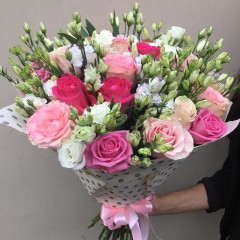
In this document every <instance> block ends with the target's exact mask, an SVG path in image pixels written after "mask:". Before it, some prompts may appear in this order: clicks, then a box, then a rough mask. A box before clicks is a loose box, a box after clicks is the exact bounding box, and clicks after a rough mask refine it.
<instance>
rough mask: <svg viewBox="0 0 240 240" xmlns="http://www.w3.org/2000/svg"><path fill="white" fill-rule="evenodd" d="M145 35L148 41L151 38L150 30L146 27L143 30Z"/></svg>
mask: <svg viewBox="0 0 240 240" xmlns="http://www.w3.org/2000/svg"><path fill="white" fill-rule="evenodd" d="M143 35H144V37H145V38H146V39H148V38H149V33H148V30H147V28H146V27H144V28H143Z"/></svg>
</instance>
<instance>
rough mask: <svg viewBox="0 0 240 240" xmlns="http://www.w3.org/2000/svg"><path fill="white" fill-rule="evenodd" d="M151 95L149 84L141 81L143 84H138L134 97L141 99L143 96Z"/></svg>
mask: <svg viewBox="0 0 240 240" xmlns="http://www.w3.org/2000/svg"><path fill="white" fill-rule="evenodd" d="M151 95H152V94H151V91H150V88H149V84H147V83H143V84H138V87H137V89H136V93H135V95H134V98H135V99H140V100H142V99H143V98H144V97H145V96H151Z"/></svg>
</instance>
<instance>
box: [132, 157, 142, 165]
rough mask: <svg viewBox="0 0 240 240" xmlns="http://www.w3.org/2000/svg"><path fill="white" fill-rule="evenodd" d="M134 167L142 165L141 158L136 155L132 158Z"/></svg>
mask: <svg viewBox="0 0 240 240" xmlns="http://www.w3.org/2000/svg"><path fill="white" fill-rule="evenodd" d="M132 165H133V166H139V165H141V161H140V158H139V157H138V156H137V155H134V156H133V157H132Z"/></svg>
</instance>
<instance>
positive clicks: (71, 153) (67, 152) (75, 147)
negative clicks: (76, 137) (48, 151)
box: [57, 139, 85, 170]
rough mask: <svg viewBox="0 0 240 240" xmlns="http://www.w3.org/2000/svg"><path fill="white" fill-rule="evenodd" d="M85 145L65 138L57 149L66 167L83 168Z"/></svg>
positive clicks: (59, 157) (59, 158) (61, 161)
mask: <svg viewBox="0 0 240 240" xmlns="http://www.w3.org/2000/svg"><path fill="white" fill-rule="evenodd" d="M84 149H85V145H84V144H81V143H79V142H77V141H73V140H71V139H65V140H64V141H63V143H62V146H61V147H60V148H58V149H57V151H58V160H59V162H60V163H61V165H62V167H64V168H72V169H74V170H79V169H82V168H83V167H84V166H85V159H84V157H83V151H84Z"/></svg>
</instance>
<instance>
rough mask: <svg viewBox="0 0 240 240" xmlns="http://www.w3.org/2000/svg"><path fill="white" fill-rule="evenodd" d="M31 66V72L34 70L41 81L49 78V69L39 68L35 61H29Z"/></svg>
mask: <svg viewBox="0 0 240 240" xmlns="http://www.w3.org/2000/svg"><path fill="white" fill-rule="evenodd" d="M30 64H31V65H32V66H33V69H32V70H33V72H35V73H36V74H37V75H38V76H39V77H40V78H41V80H42V81H43V82H46V81H47V80H49V77H50V76H49V71H48V70H46V69H45V68H40V67H39V65H38V64H37V63H35V62H31V63H30Z"/></svg>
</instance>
